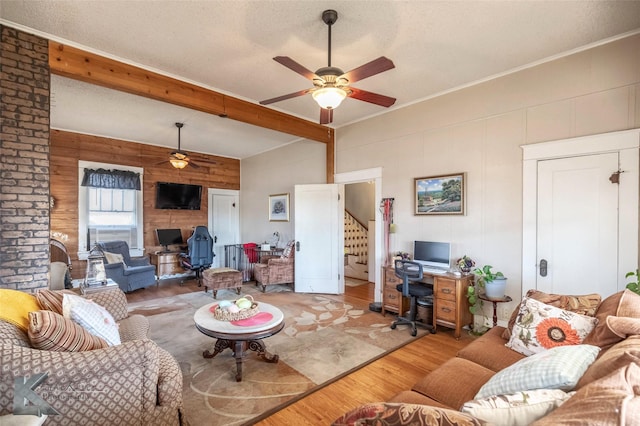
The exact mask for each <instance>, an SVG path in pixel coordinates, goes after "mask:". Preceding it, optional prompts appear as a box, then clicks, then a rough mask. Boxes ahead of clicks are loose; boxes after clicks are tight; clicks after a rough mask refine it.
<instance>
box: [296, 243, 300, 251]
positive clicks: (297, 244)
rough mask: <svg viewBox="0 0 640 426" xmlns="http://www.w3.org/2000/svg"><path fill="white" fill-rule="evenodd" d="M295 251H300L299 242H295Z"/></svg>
mask: <svg viewBox="0 0 640 426" xmlns="http://www.w3.org/2000/svg"><path fill="white" fill-rule="evenodd" d="M296 251H300V241H296Z"/></svg>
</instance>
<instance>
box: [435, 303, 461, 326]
mask: <svg viewBox="0 0 640 426" xmlns="http://www.w3.org/2000/svg"><path fill="white" fill-rule="evenodd" d="M436 305H437V312H436V318H437V319H439V320H442V321H448V322H455V321H456V303H455V302H450V301H448V300H442V299H438V300H437V301H436Z"/></svg>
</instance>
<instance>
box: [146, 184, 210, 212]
mask: <svg viewBox="0 0 640 426" xmlns="http://www.w3.org/2000/svg"><path fill="white" fill-rule="evenodd" d="M201 197H202V186H201V185H189V184H184V183H170V182H158V184H157V185H156V209H171V210H200V199H201Z"/></svg>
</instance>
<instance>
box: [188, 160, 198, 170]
mask: <svg viewBox="0 0 640 426" xmlns="http://www.w3.org/2000/svg"><path fill="white" fill-rule="evenodd" d="M187 165H188V166H191V167H193V168H194V169H199V168H200V166H199V165H197V164H196V163H194V162H193V160H191V159H189V162H188V164H187Z"/></svg>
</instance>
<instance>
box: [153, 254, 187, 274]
mask: <svg viewBox="0 0 640 426" xmlns="http://www.w3.org/2000/svg"><path fill="white" fill-rule="evenodd" d="M150 260H151V264H152V265H156V274H158V277H162V276H164V275H176V274H184V273H185V270H184V269H183V268H182V266H180V252H163V251H157V252H155V253H152V254H151V255H150Z"/></svg>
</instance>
